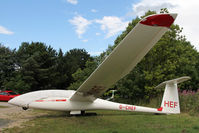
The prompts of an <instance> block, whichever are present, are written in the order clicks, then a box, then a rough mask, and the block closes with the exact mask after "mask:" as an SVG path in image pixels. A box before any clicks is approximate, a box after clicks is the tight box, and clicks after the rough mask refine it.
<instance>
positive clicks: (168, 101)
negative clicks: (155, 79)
mask: <svg viewBox="0 0 199 133" xmlns="http://www.w3.org/2000/svg"><path fill="white" fill-rule="evenodd" d="M189 79H191V78H190V77H188V76H184V77H180V78H177V79H173V80H168V81H165V82H163V83H161V84H159V85H158V86H157V87H156V88H160V87H164V86H165V91H164V95H163V99H162V104H161V108H162V112H165V113H168V114H178V113H180V103H179V96H178V86H177V84H178V83H181V82H184V81H186V80H189Z"/></svg>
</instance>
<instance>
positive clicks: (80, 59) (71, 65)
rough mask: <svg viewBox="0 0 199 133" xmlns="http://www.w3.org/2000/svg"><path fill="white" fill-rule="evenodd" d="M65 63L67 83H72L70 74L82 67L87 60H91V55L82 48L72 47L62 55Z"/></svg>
mask: <svg viewBox="0 0 199 133" xmlns="http://www.w3.org/2000/svg"><path fill="white" fill-rule="evenodd" d="M64 58H65V60H66V63H67V68H68V70H67V75H68V78H69V81H68V82H69V83H72V82H73V81H74V80H73V77H72V74H73V73H75V72H76V71H77V70H78V69H79V68H80V69H84V68H85V64H86V62H87V61H88V60H93V59H92V57H90V55H89V54H88V52H86V50H84V49H72V50H69V51H68V52H67V53H66V55H65V56H64Z"/></svg>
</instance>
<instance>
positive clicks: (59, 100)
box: [35, 99, 67, 102]
mask: <svg viewBox="0 0 199 133" xmlns="http://www.w3.org/2000/svg"><path fill="white" fill-rule="evenodd" d="M66 101H67V100H66V99H53V100H36V101H35V102H66Z"/></svg>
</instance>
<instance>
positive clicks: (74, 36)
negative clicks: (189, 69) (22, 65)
mask: <svg viewBox="0 0 199 133" xmlns="http://www.w3.org/2000/svg"><path fill="white" fill-rule="evenodd" d="M161 8H168V9H169V11H170V12H173V13H178V17H177V19H176V21H175V23H176V24H178V25H180V26H181V27H183V33H182V35H185V36H186V38H187V40H188V41H190V42H191V44H192V45H194V47H195V48H196V49H197V50H198V51H199V39H198V38H199V37H198V35H199V26H198V24H199V1H197V0H1V1H0V43H1V44H3V45H4V46H6V47H9V48H11V49H14V48H16V49H18V48H19V46H20V45H21V43H22V42H32V41H33V42H43V43H45V44H46V45H51V46H52V47H53V48H54V49H56V50H59V49H60V48H61V49H62V50H63V52H67V51H68V50H70V49H73V48H84V49H85V50H86V51H87V52H88V53H90V54H91V55H99V54H100V53H101V52H103V51H105V50H106V49H107V48H108V45H113V44H114V40H115V39H116V37H117V36H118V35H120V34H121V33H122V31H124V30H125V28H126V26H127V25H128V23H129V22H130V21H131V20H132V19H134V18H135V17H136V16H142V15H143V14H144V13H145V12H146V11H148V10H154V11H157V12H159V11H160V9H161Z"/></svg>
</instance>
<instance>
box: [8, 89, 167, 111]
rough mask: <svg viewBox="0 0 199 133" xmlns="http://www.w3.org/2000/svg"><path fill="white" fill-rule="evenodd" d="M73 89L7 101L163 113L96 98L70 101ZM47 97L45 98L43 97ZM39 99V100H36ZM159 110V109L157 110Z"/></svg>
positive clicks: (34, 105) (45, 106)
mask: <svg viewBox="0 0 199 133" xmlns="http://www.w3.org/2000/svg"><path fill="white" fill-rule="evenodd" d="M75 92H76V91H73V90H43V91H35V92H30V93H26V94H23V95H21V96H20V97H16V98H15V99H13V100H10V101H9V103H10V104H13V105H16V106H21V107H26V108H36V109H46V110H57V111H79V110H121V111H122V110H123V111H136V112H151V113H164V112H161V111H162V110H159V109H155V108H148V107H142V106H135V105H129V104H121V103H115V102H111V101H107V100H103V99H100V98H97V99H96V100H95V101H93V102H81V101H71V100H70V98H71V96H72V95H73V94H74V93H75ZM45 97H47V98H45ZM37 99H40V100H37ZM158 110H159V111H158Z"/></svg>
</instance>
